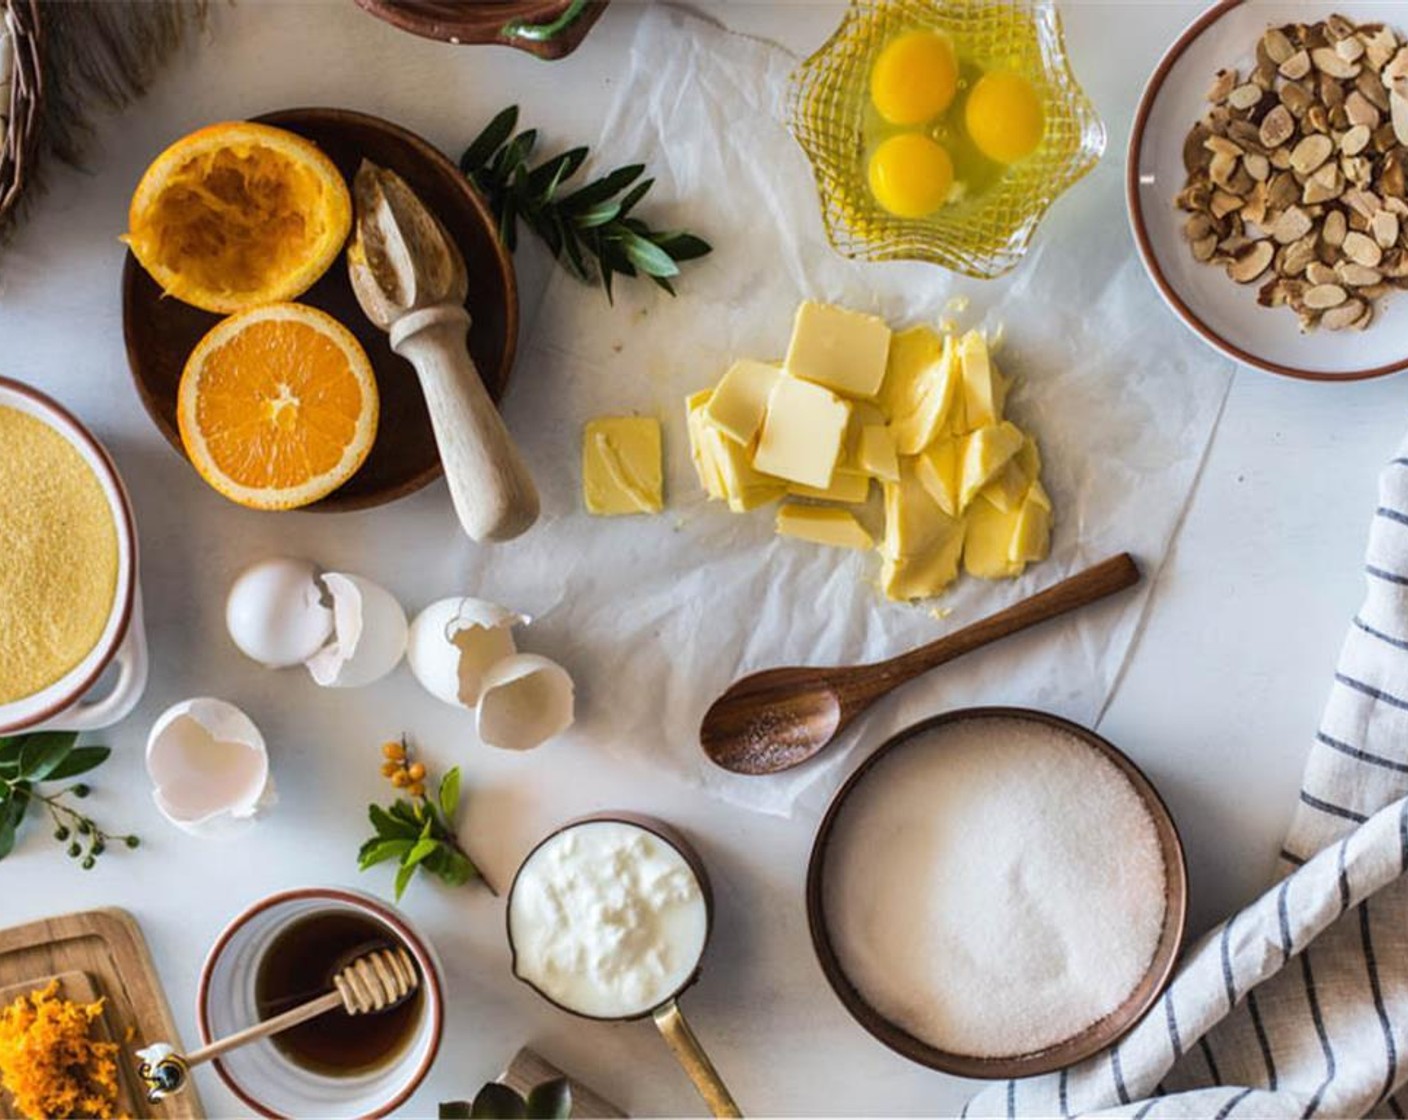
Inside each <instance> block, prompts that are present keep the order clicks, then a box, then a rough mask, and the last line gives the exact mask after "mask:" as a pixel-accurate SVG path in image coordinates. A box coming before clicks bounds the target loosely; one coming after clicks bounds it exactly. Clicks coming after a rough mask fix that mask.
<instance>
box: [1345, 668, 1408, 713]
mask: <svg viewBox="0 0 1408 1120" xmlns="http://www.w3.org/2000/svg"><path fill="white" fill-rule="evenodd" d="M1335 681H1336V682H1337V683H1339V684H1342V685H1344V686H1345V688H1352V689H1354V691H1355V692H1362V693H1363V694H1364V695H1365V696H1368V697H1370V698H1371V699H1374V700H1382V701H1383V702H1384V703H1385V704H1387V705H1389V707H1391V708H1402V709H1403V710H1404V711H1405V712H1408V700H1403V699H1401V698H1399V697H1397V696H1394V695H1393V694H1392V693H1388V692H1384V691H1382V690H1381V689H1377V688H1375V687H1374V686H1373V685H1371V684H1365V683H1364V682H1363V681H1361V680H1356V679H1355V678H1354V677H1351V676H1347V675H1346V674H1344V673H1336V674H1335Z"/></svg>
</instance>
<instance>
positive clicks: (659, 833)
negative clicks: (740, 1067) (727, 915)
mask: <svg viewBox="0 0 1408 1120" xmlns="http://www.w3.org/2000/svg"><path fill="white" fill-rule="evenodd" d="M584 824H629V825H635V827H637V828H640V829H644V830H645V831H646V832H649V833H651V834H652V835H654V836H655V837H656V838H658V839H660V840H662V841H664V842H665V843H666V844H668V845H670V847H672V848H674V849H675V851H677V852H678V853H679V854H680V855H681V856H682V857H683V858H684V861H685V863H687V864H688V865H689V869H690V870H691V871H693V872H694V877H695V878H696V879H697V880H698V881H699V892H700V894H702V895H703V896H704V944H703V945H702V946H700V949H699V960H698V961H697V962H696V963H695V966H694V969H693V971H691V972H690V974H689V975H688V976H686V977H685V978H684V980H683V981H682V982H681V983H680V984H679V986H678V987H676V988H675V990H674V991H672V992H671V993H670V994H669V995H668V996H666V997H665V998H664V999H662V1000H660V1002H659V1003H657V1004H655V1005H654V1006H652V1007H649V1008H647V1009H646V1010H644V1011H641V1012H639V1013H638V1014H635V1015H588V1014H586V1013H585V1012H582V1011H576V1010H574V1009H572V1008H570V1007H568V1006H567V1005H566V1004H562V1003H559V1002H558V1001H557V1000H555V999H553V998H552V996H550V995H548V994H547V992H545V991H543V989H542V988H540V987H538V985H536V984H535V983H533V981H531V980H529V979H527V978H526V977H524V976H520V975H519V974H518V947H517V946H516V945H514V943H513V892H514V890H516V889H517V887H518V880H519V877H520V876H521V875H522V874H523V869H524V868H525V867H527V866H528V863H529V861H530V860H532V858H533V857H534V856H535V855H537V853H538V850H539V849H540V848H542V847H543V845H545V844H547V843H548V841H550V840H553V839H556V838H557V837H558V836H561V835H562V834H563V833H564V832H567V831H568V830H569V829H573V828H576V827H578V826H579V825H584ZM504 929H505V932H506V933H507V936H508V952H509V972H510V974H511V975H512V976H513V978H514V979H515V980H517V981H518V982H519V983H520V984H525V985H527V986H528V987H530V988H532V989H533V991H534V992H536V993H537V994H538V995H540V996H541V997H542V998H543V999H545V1000H547V1002H548V1003H550V1004H552V1005H553V1006H554V1007H556V1008H557V1009H558V1010H560V1011H565V1012H567V1014H569V1015H573V1016H576V1017H577V1018H578V1019H590V1020H592V1021H593V1022H596V1023H634V1022H638V1021H640V1020H641V1019H649V1018H650V1017H651V1016H652V1015H654V1014H655V1012H656V1011H658V1010H659V1009H660V1008H662V1007H668V1006H669V1005H670V1004H672V1003H674V1002H675V1001H676V1000H678V999H679V998H680V996H682V995H683V994H684V993H685V992H686V991H688V990H689V989H690V988H692V987H694V985H695V984H697V983H698V982H699V977H700V974H701V973H702V972H703V971H704V954H705V953H707V952H708V951H709V942H710V940H711V939H712V938H713V935H714V888H713V885H712V884H711V883H710V882H709V871H708V869H707V868H706V867H705V866H704V860H703V858H702V857H701V856H700V855H699V852H698V850H697V849H696V848H695V847H694V845H693V844H692V843H691V842H690V841H689V839H688V838H687V837H686V836H685V835H684V833H682V832H681V831H680V830H679V829H677V828H675V827H674V825H671V824H667V823H665V822H664V821H662V820H661V819H660V818H659V817H652V816H650V815H648V814H646V813H634V812H630V811H629V810H620V811H605V812H600V813H588V814H587V815H586V816H583V817H574V818H573V819H572V820H570V821H566V822H565V823H563V824H560V825H558V826H557V827H556V828H554V829H553V830H552V831H551V832H549V833H548V834H547V835H546V836H544V837H543V838H542V839H541V840H539V841H538V842H537V843H536V844H534V845H533V847H532V848H530V849H529V851H528V854H527V855H525V856H524V857H523V860H522V862H520V863H519V865H518V870H517V871H515V872H514V873H513V882H511V883H510V884H509V887H508V893H507V894H506V895H505V896H504Z"/></svg>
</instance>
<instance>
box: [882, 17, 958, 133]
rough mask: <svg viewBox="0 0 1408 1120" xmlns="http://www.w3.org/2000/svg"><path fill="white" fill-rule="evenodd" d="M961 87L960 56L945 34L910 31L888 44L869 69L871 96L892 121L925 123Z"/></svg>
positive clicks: (947, 104) (951, 99)
mask: <svg viewBox="0 0 1408 1120" xmlns="http://www.w3.org/2000/svg"><path fill="white" fill-rule="evenodd" d="M957 90H958V58H957V56H956V55H955V54H954V53H953V47H952V45H951V44H950V43H949V41H948V40H947V39H945V38H944V37H943V36H942V35H937V34H935V33H934V32H932V31H910V32H908V33H906V34H904V35H901V36H900V37H899V38H897V39H894V40H892V41H891V42H889V43H887V44H886V46H885V49H884V50H882V51H881V52H880V57H879V58H877V59H876V60H875V66H874V67H873V68H872V69H871V71H870V99H871V101H873V102H874V103H875V109H876V111H877V112H879V114H880V115H881V116H882V117H884V118H885V119H886V120H887V121H889V122H890V123H891V124H923V123H924V122H925V121H927V120H930V119H932V118H933V117H936V116H938V115H939V114H940V113H942V112H943V111H944V110H945V109H947V108H948V107H949V105H950V103H951V102H952V101H953V95H954V93H955V92H957Z"/></svg>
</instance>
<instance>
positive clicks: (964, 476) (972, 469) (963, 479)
mask: <svg viewBox="0 0 1408 1120" xmlns="http://www.w3.org/2000/svg"><path fill="white" fill-rule="evenodd" d="M1022 440H1023V436H1022V430H1021V429H1020V428H1018V427H1017V425H1016V424H1013V423H1010V422H1008V421H1006V420H1004V421H1003V422H1002V423H1000V424H994V425H992V426H990V427H987V428H979V429H978V430H977V431H975V432H973V433H972V434H970V435H969V436H968V437H967V441H966V442H965V443H964V445H963V466H962V470H961V473H960V481H959V487H958V508H959V509H967V508H968V504H969V503H970V502H971V501H972V500H973V499H974V498H975V497H977V495H978V491H979V490H981V489H982V488H983V487H984V486H986V485H987V484H988V482H990V481H991V480H992V478H993V476H994V475H996V474H997V472H998V471H1000V470H1001V469H1002V468H1003V467H1005V466H1006V465H1007V461H1008V460H1009V459H1011V458H1012V456H1014V455H1016V454H1017V452H1018V450H1020V449H1021V446H1022Z"/></svg>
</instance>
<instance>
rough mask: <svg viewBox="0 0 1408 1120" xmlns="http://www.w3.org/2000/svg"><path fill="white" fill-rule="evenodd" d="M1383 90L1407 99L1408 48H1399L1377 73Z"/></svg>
mask: <svg viewBox="0 0 1408 1120" xmlns="http://www.w3.org/2000/svg"><path fill="white" fill-rule="evenodd" d="M1379 79H1380V80H1381V81H1382V82H1383V84H1384V89H1388V90H1394V91H1396V92H1398V93H1401V94H1403V95H1404V96H1405V97H1408V47H1403V48H1401V49H1400V50H1399V51H1398V53H1397V54H1395V55H1394V56H1393V58H1392V59H1390V60H1389V63H1388V65H1387V66H1385V67H1384V68H1383V70H1382V71H1381V72H1380V73H1379Z"/></svg>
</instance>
